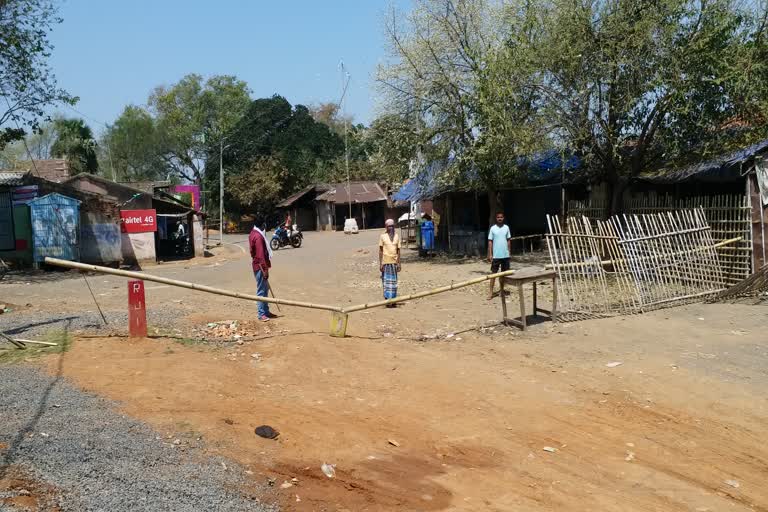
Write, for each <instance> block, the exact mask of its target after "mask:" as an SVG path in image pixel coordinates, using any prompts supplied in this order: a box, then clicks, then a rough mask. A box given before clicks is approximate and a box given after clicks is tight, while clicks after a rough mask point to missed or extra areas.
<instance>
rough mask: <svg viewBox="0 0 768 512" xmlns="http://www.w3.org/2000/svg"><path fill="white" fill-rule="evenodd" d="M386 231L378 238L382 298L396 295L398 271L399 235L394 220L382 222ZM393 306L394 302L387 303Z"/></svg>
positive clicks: (390, 297) (391, 297)
mask: <svg viewBox="0 0 768 512" xmlns="http://www.w3.org/2000/svg"><path fill="white" fill-rule="evenodd" d="M384 226H385V227H386V231H385V232H384V233H382V234H381V237H380V238H379V270H380V271H381V284H382V286H383V287H384V298H385V299H394V298H395V297H397V273H398V272H400V235H398V234H397V232H396V231H395V221H394V220H392V219H387V221H386V222H385V223H384ZM387 307H388V308H390V307H392V308H393V307H395V304H387Z"/></svg>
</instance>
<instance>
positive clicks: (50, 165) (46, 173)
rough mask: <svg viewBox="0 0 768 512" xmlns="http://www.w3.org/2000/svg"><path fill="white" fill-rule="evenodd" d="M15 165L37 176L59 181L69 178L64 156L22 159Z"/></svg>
mask: <svg viewBox="0 0 768 512" xmlns="http://www.w3.org/2000/svg"><path fill="white" fill-rule="evenodd" d="M16 165H17V167H18V168H20V169H22V170H24V171H28V172H31V173H33V174H34V175H35V176H37V177H39V178H43V179H44V180H48V181H52V182H54V183H61V182H62V181H65V180H66V179H67V178H69V176H70V174H69V165H68V164H67V160H66V159H64V158H48V159H41V160H23V161H21V162H18V163H17V164H16Z"/></svg>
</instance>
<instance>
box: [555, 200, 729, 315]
mask: <svg viewBox="0 0 768 512" xmlns="http://www.w3.org/2000/svg"><path fill="white" fill-rule="evenodd" d="M592 222H593V221H591V220H590V219H587V218H586V217H584V216H582V217H580V218H574V217H571V218H570V219H569V222H568V223H567V224H566V227H565V229H563V227H562V225H561V223H560V220H559V219H558V218H557V217H550V216H547V225H548V228H549V234H548V235H547V247H548V249H549V255H550V260H551V265H552V268H553V269H555V271H556V272H557V275H558V278H559V279H560V293H561V297H562V299H561V301H560V312H561V315H560V317H561V318H563V320H576V319H580V318H588V317H595V316H610V315H615V314H628V313H638V312H643V311H648V310H651V309H655V308H658V307H665V306H668V305H673V304H677V303H681V302H686V301H691V300H697V299H699V298H703V297H705V296H707V295H712V294H715V293H718V292H720V291H722V290H723V289H725V287H726V279H725V274H724V272H723V269H722V268H721V264H720V262H719V254H718V244H717V242H716V241H715V240H714V238H713V234H712V228H711V227H710V226H709V224H708V223H707V218H706V215H705V213H704V210H703V209H702V208H697V209H691V210H676V211H668V210H665V209H664V208H660V209H659V210H658V211H657V212H656V213H653V214H645V215H623V216H613V217H611V218H610V219H608V220H606V221H599V220H598V221H596V228H595V229H593V227H592ZM730 242H731V243H733V242H734V240H730Z"/></svg>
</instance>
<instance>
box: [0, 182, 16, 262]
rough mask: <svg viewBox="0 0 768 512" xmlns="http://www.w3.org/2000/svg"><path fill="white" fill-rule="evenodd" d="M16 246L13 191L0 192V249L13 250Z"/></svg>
mask: <svg viewBox="0 0 768 512" xmlns="http://www.w3.org/2000/svg"><path fill="white" fill-rule="evenodd" d="M15 248H16V239H15V237H14V236H13V207H12V205H11V193H10V192H0V251H12V250H14V249H15Z"/></svg>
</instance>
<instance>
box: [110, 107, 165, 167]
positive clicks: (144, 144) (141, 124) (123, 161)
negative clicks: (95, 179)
mask: <svg viewBox="0 0 768 512" xmlns="http://www.w3.org/2000/svg"><path fill="white" fill-rule="evenodd" d="M161 141H162V137H161V136H160V133H159V131H158V128H157V122H156V121H155V119H154V118H153V117H152V116H151V115H150V114H149V112H147V111H146V110H145V109H143V108H141V107H137V106H134V105H128V106H127V107H125V109H123V112H122V113H121V114H120V117H118V118H117V120H115V122H114V123H113V124H112V125H110V126H109V127H108V128H107V130H106V131H105V132H104V134H103V135H102V138H101V143H100V144H99V148H100V150H101V162H102V163H101V169H102V170H104V172H106V169H107V168H108V169H110V172H109V175H110V177H113V178H114V179H116V180H118V181H141V180H162V179H165V178H166V177H167V175H168V174H169V173H170V172H172V169H171V168H170V167H169V166H168V165H167V164H166V161H165V159H164V158H163V155H164V153H165V151H164V148H163V146H162V145H161Z"/></svg>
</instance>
